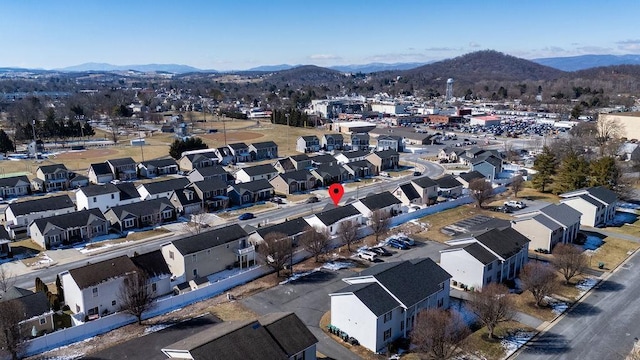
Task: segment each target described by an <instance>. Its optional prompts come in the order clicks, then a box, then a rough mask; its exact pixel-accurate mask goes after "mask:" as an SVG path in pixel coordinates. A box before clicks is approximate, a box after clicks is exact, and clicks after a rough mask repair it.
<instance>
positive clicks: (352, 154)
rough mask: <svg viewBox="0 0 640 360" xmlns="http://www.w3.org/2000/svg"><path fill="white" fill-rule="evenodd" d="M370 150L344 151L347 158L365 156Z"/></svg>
mask: <svg viewBox="0 0 640 360" xmlns="http://www.w3.org/2000/svg"><path fill="white" fill-rule="evenodd" d="M369 154H370V152H368V151H367V150H353V151H345V152H343V153H342V155H344V156H345V157H346V158H347V159H355V158H359V157H365V156H367V155H369Z"/></svg>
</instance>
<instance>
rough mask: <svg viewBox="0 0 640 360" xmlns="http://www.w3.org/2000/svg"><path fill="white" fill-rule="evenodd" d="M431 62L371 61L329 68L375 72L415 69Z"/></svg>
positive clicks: (366, 72) (343, 70)
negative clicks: (390, 62)
mask: <svg viewBox="0 0 640 360" xmlns="http://www.w3.org/2000/svg"><path fill="white" fill-rule="evenodd" d="M429 63H430V62H426V63H417V62H412V63H392V64H386V63H370V64H362V65H336V66H330V67H329V69H333V70H338V71H342V72H353V73H355V72H361V73H365V74H368V73H373V72H379V71H393V70H410V69H415V68H417V67H419V66H422V65H426V64H429Z"/></svg>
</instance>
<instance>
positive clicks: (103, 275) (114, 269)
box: [69, 255, 137, 289]
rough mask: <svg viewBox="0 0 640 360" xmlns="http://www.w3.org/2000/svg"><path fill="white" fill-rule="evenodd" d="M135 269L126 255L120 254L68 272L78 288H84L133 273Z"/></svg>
mask: <svg viewBox="0 0 640 360" xmlns="http://www.w3.org/2000/svg"><path fill="white" fill-rule="evenodd" d="M136 270H137V268H136V266H135V264H134V263H133V261H131V259H129V257H127V256H126V255H121V256H118V257H116V258H113V259H108V260H104V261H100V262H97V263H95V264H89V265H85V266H81V267H78V268H75V269H71V270H69V274H70V275H71V277H72V278H73V280H74V281H75V282H76V284H78V287H79V288H80V289H86V288H88V287H91V286H95V285H98V284H100V283H102V282H105V281H107V280H110V279H114V278H118V277H122V276H126V275H128V274H132V273H135V272H136Z"/></svg>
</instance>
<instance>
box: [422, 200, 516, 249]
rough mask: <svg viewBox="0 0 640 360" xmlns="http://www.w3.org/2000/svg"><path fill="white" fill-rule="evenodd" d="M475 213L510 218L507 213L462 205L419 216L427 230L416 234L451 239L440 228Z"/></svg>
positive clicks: (435, 239)
mask: <svg viewBox="0 0 640 360" xmlns="http://www.w3.org/2000/svg"><path fill="white" fill-rule="evenodd" d="M476 215H485V216H491V217H495V218H499V219H507V220H508V219H511V216H509V214H504V213H500V212H495V211H490V210H486V209H480V208H477V207H474V206H473V205H463V206H459V207H456V208H453V209H449V210H445V211H441V212H439V213H436V214H433V215H428V216H425V217H423V218H421V219H420V220H419V221H420V222H421V223H425V224H427V226H428V228H429V230H428V231H426V232H423V233H420V234H418V236H421V237H423V238H427V239H429V240H434V241H439V242H445V241H447V240H451V237H450V236H448V235H445V234H443V233H442V232H440V230H441V229H442V228H443V227H445V226H447V225H451V224H453V223H454V222H456V221H460V220H463V219H468V218H471V217H474V216H476Z"/></svg>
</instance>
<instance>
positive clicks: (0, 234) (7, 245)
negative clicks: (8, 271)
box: [0, 226, 12, 258]
mask: <svg viewBox="0 0 640 360" xmlns="http://www.w3.org/2000/svg"><path fill="white" fill-rule="evenodd" d="M11 255H12V252H11V236H9V233H8V232H7V229H5V228H4V226H0V258H6V257H8V256H11Z"/></svg>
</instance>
